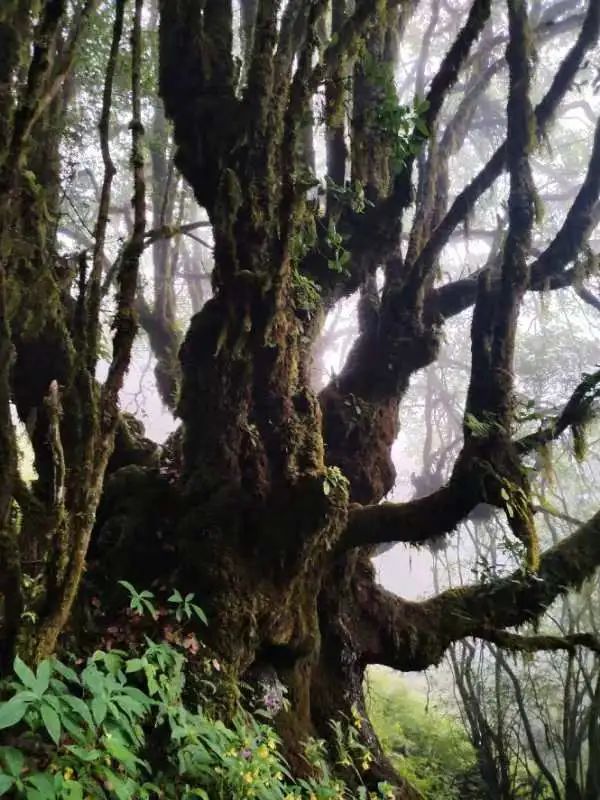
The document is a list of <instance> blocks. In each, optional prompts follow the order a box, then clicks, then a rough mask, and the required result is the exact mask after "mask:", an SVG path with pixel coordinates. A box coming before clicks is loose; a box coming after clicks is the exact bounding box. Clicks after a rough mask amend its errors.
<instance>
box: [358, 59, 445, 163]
mask: <svg viewBox="0 0 600 800" xmlns="http://www.w3.org/2000/svg"><path fill="white" fill-rule="evenodd" d="M363 70H364V73H365V76H366V78H367V80H368V81H369V82H370V83H371V84H372V85H373V86H374V87H377V89H378V93H379V98H378V100H379V102H378V103H377V104H376V106H375V109H374V111H373V112H371V114H370V115H369V119H368V121H367V122H368V125H369V130H370V132H371V134H372V135H373V136H374V137H375V138H378V139H380V140H382V141H383V142H385V143H387V144H388V145H389V147H390V161H391V163H392V167H393V168H394V170H395V171H399V170H401V169H402V167H403V166H404V164H405V163H406V161H407V159H408V158H409V157H410V156H411V155H416V154H417V153H418V152H419V150H420V149H421V145H422V142H423V140H424V139H427V138H429V131H428V129H427V126H426V124H425V121H424V119H423V116H424V114H425V112H426V111H427V109H428V108H429V103H428V102H427V100H417V101H416V102H415V104H414V106H412V107H411V106H408V105H402V104H401V103H399V102H398V90H397V88H396V84H395V81H394V71H393V67H392V65H391V64H389V63H387V62H381V61H379V60H377V59H375V58H373V57H372V56H369V55H367V56H366V57H365V59H364V61H363Z"/></svg>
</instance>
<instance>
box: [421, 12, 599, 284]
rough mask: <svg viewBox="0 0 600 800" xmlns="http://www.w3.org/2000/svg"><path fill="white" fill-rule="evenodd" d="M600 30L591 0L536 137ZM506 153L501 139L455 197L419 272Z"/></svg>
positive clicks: (538, 114) (540, 112)
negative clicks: (492, 153)
mask: <svg viewBox="0 0 600 800" xmlns="http://www.w3.org/2000/svg"><path fill="white" fill-rule="evenodd" d="M599 31H600V4H598V3H597V2H596V0H590V2H589V5H588V11H587V14H586V17H585V20H584V22H583V25H582V27H581V31H580V33H579V36H578V38H577V41H576V42H575V44H574V45H573V47H572V48H571V50H570V51H569V53H568V54H567V55H566V57H565V59H564V60H563V62H562V63H561V65H560V67H559V68H558V71H557V73H556V75H555V76H554V80H553V81H552V84H551V86H550V88H549V89H548V91H547V92H546V94H545V95H544V97H543V99H542V100H541V102H540V103H539V104H538V106H537V108H536V110H535V121H536V127H537V135H538V139H540V138H542V136H543V135H544V133H545V132H546V129H547V127H548V125H549V123H550V121H551V119H552V117H553V115H554V113H555V111H556V109H557V108H558V106H559V104H560V102H561V101H562V99H563V97H564V96H565V94H566V92H567V90H568V89H569V87H570V86H571V84H572V82H573V79H574V78H575V75H576V74H577V71H578V69H579V67H580V66H581V64H582V62H583V59H584V57H585V54H586V53H587V52H588V50H589V49H590V48H591V47H593V45H594V44H595V42H596V41H597V39H598V33H599ZM506 157H507V145H506V142H504V143H503V144H502V145H501V146H500V147H499V148H498V149H497V150H496V152H495V153H494V155H493V156H492V158H491V159H490V160H489V161H488V163H487V164H486V165H485V166H484V167H483V168H482V169H481V170H480V172H479V173H478V174H477V175H476V176H475V178H474V179H473V180H472V181H471V183H470V184H469V185H468V186H466V187H465V188H464V189H463V190H462V192H460V194H459V195H458V196H457V197H456V198H455V199H454V202H453V203H452V205H451V207H450V210H449V211H448V213H447V214H446V216H445V217H444V219H443V220H442V221H441V222H440V224H439V225H438V226H437V228H436V229H435V231H434V232H433V234H432V236H431V238H430V240H429V241H428V242H427V244H426V245H425V247H424V248H423V250H422V252H421V254H420V256H419V258H418V259H417V261H416V262H415V270H417V271H418V272H419V273H420V274H425V273H427V272H428V271H429V269H430V268H431V265H432V264H434V263H435V260H436V258H437V257H438V256H439V254H440V252H441V251H442V249H443V248H444V247H445V245H446V244H447V243H448V240H449V238H450V236H451V234H452V232H453V231H454V229H455V228H456V226H457V225H458V224H459V223H460V222H462V220H463V219H465V217H466V216H467V215H468V214H469V212H470V211H471V209H472V208H473V206H474V205H475V203H476V202H477V200H478V199H479V198H480V197H481V195H482V194H483V193H484V192H485V191H487V189H489V188H490V186H491V185H492V184H493V182H494V181H495V180H496V178H498V176H499V175H501V174H502V172H503V170H504V169H505V168H506Z"/></svg>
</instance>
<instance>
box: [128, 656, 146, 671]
mask: <svg viewBox="0 0 600 800" xmlns="http://www.w3.org/2000/svg"><path fill="white" fill-rule="evenodd" d="M144 666H145V661H144V660H143V659H142V658H130V659H129V661H128V662H127V664H126V665H125V672H139V671H140V670H141V669H144Z"/></svg>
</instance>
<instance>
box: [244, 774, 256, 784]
mask: <svg viewBox="0 0 600 800" xmlns="http://www.w3.org/2000/svg"><path fill="white" fill-rule="evenodd" d="M242 780H243V781H244V783H252V781H253V780H254V775H253V774H252V773H251V772H244V774H243V775H242Z"/></svg>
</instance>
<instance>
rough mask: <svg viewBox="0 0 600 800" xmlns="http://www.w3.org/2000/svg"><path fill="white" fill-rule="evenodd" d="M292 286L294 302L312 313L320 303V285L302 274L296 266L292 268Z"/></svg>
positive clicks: (297, 306)
mask: <svg viewBox="0 0 600 800" xmlns="http://www.w3.org/2000/svg"><path fill="white" fill-rule="evenodd" d="M292 287H293V290H294V303H295V305H296V308H300V309H302V310H303V311H306V312H308V313H309V314H314V312H315V311H316V310H317V309H318V307H319V305H320V303H321V287H320V286H319V284H318V283H315V281H313V280H312V278H309V277H308V276H307V275H302V273H301V272H299V271H298V270H297V269H296V268H294V269H293V270H292Z"/></svg>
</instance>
